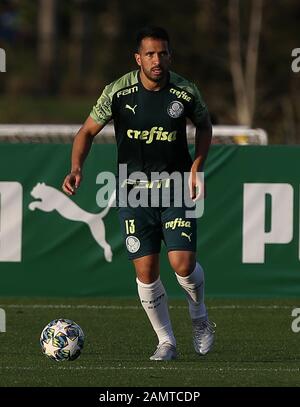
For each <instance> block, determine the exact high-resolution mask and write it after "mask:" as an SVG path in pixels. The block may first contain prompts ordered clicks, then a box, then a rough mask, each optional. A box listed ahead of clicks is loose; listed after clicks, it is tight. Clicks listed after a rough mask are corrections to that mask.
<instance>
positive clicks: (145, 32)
mask: <svg viewBox="0 0 300 407" xmlns="http://www.w3.org/2000/svg"><path fill="white" fill-rule="evenodd" d="M149 37H150V38H155V39H159V40H164V41H167V43H168V48H169V49H170V38H169V35H168V33H167V31H166V30H165V29H164V28H162V27H157V26H154V25H149V26H146V27H143V28H141V29H140V30H139V31H138V33H137V35H136V47H137V51H138V50H139V49H140V46H141V42H142V40H143V39H144V38H149Z"/></svg>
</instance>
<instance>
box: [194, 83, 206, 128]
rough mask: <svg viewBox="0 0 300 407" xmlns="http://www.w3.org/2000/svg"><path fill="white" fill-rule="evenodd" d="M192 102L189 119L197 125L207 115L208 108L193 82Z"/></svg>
mask: <svg viewBox="0 0 300 407" xmlns="http://www.w3.org/2000/svg"><path fill="white" fill-rule="evenodd" d="M192 88H193V95H194V103H193V106H192V109H191V113H190V119H191V121H192V122H193V123H194V125H195V126H196V127H197V126H199V125H200V124H201V122H202V120H203V119H204V118H205V117H206V116H207V115H208V109H207V106H206V104H205V103H204V100H203V98H202V96H201V94H200V92H199V90H198V88H197V86H196V85H195V84H192Z"/></svg>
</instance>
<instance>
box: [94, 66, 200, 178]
mask: <svg viewBox="0 0 300 407" xmlns="http://www.w3.org/2000/svg"><path fill="white" fill-rule="evenodd" d="M207 114H208V112H207V108H206V106H205V104H204V102H203V100H202V98H201V96H200V93H199V91H198V89H197V87H196V86H195V84H193V83H191V82H189V81H187V80H186V79H184V78H183V77H181V76H179V75H177V74H175V73H174V72H170V73H169V80H168V82H167V84H166V86H164V87H163V88H162V89H160V90H158V91H149V90H147V89H146V88H144V86H143V84H142V82H141V80H140V75H139V70H136V71H132V72H129V73H127V74H126V75H124V76H122V77H121V78H119V79H118V80H116V81H114V82H112V83H111V84H110V85H108V86H106V87H105V89H104V91H103V93H102V94H101V96H100V97H99V99H98V101H97V103H96V105H95V106H94V107H93V109H92V111H91V113H90V116H91V117H92V118H93V119H94V120H95V122H96V123H99V124H106V123H108V122H109V121H110V120H111V119H113V120H114V127H115V135H116V142H117V148H118V164H127V166H128V175H129V174H131V173H132V172H134V171H142V172H144V173H145V174H146V175H147V176H149V177H150V174H151V172H153V171H157V172H162V171H167V172H168V173H171V172H174V171H179V172H185V171H189V170H190V168H191V164H192V159H191V156H190V154H189V151H188V145H187V137H186V120H187V118H189V119H190V120H191V121H192V122H193V123H194V125H195V126H196V127H197V126H198V125H200V123H201V121H202V120H203V119H204V117H205V116H206V115H207Z"/></svg>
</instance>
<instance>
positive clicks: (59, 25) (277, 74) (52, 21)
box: [0, 0, 300, 144]
mask: <svg viewBox="0 0 300 407" xmlns="http://www.w3.org/2000/svg"><path fill="white" fill-rule="evenodd" d="M260 3H261V4H262V15H261V17H262V24H261V30H260V32H259V47H258V55H257V77H256V84H255V85H254V88H255V90H256V92H255V105H256V107H255V112H254V116H253V118H252V120H251V123H248V124H249V125H250V126H252V127H262V128H264V129H266V130H267V132H268V134H269V138H270V141H271V142H273V143H278V142H279V143H289V144H292V143H298V142H299V133H300V110H299V109H300V108H299V106H300V100H299V98H300V74H296V73H294V72H292V70H291V63H292V59H293V58H292V56H291V52H292V49H294V48H297V47H299V40H298V38H299V35H298V34H299V30H298V20H299V14H300V5H299V2H298V1H297V0H286V1H281V2H280V3H279V4H276V6H275V5H273V3H272V4H271V3H270V1H268V0H258V1H256V2H254V1H253V0H243V1H240V0H224V1H222V2H220V1H218V0H188V1H186V2H183V1H181V0H174V1H172V3H171V4H170V3H169V2H161V1H158V0H145V1H143V2H140V1H138V0H130V1H129V2H128V3H126V5H125V3H124V1H122V0H102V1H97V0H76V1H75V0H70V1H58V0H50V1H49V0H32V1H29V2H21V1H17V0H3V1H2V2H1V4H0V47H2V48H4V49H5V50H6V53H7V72H6V73H5V74H1V75H0V112H1V122H2V123H5V122H10V123H70V122H73V123H81V122H83V120H84V119H85V118H86V116H87V115H88V113H89V111H90V108H91V106H92V104H94V103H95V101H96V99H97V98H98V96H99V94H100V92H101V90H102V88H103V87H104V86H105V85H106V84H107V83H109V82H111V81H112V80H114V79H116V78H117V77H119V76H120V75H122V74H124V73H125V72H127V71H128V70H131V69H132V68H133V67H135V63H134V60H133V56H132V53H133V51H134V47H135V32H136V30H137V29H138V28H139V27H141V26H142V25H144V24H147V23H156V24H160V25H163V26H165V27H166V28H167V29H168V30H169V32H170V36H171V39H172V44H173V69H174V70H175V71H177V72H178V73H180V74H182V75H183V76H187V77H188V78H189V79H191V80H192V81H194V82H196V84H197V85H198V86H199V88H200V90H201V91H202V93H203V96H204V99H205V100H206V101H207V104H208V106H209V108H210V111H211V113H212V116H213V121H214V122H215V123H219V124H239V121H240V118H239V116H238V103H237V101H236V100H235V92H234V85H233V80H232V75H231V71H230V50H229V45H230V44H229V42H230V27H231V26H230V19H229V6H232V7H233V8H237V7H239V19H240V21H239V25H240V33H239V38H240V48H241V52H240V55H241V61H242V68H243V70H244V74H245V75H246V65H247V64H246V57H247V47H248V40H249V33H250V31H251V30H250V20H251V13H252V12H253V5H255V4H260ZM49 4H50V6H49ZM51 4H52V5H53V9H54V12H53V13H51ZM8 5H9V6H8ZM7 12H8V13H10V14H8V17H9V19H8V20H7V21H9V24H5V21H6V17H5V13H7ZM51 16H53V17H51ZM248 66H249V64H248ZM252 88H253V87H252ZM250 91H252V89H250ZM246 93H247V92H246ZM240 124H244V123H240Z"/></svg>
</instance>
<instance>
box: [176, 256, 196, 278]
mask: <svg viewBox="0 0 300 407" xmlns="http://www.w3.org/2000/svg"><path fill="white" fill-rule="evenodd" d="M170 264H171V266H172V268H173V270H174V271H175V273H176V274H179V275H180V276H184V277H185V276H188V275H189V274H191V273H192V271H193V270H194V268H195V259H194V258H193V257H186V256H176V257H172V258H170Z"/></svg>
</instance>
